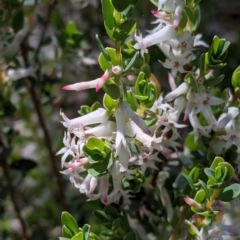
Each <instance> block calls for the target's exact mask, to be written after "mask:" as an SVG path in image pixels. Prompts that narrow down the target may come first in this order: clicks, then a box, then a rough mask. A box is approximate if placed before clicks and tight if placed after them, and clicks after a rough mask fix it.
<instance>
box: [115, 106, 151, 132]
mask: <svg viewBox="0 0 240 240" xmlns="http://www.w3.org/2000/svg"><path fill="white" fill-rule="evenodd" d="M119 107H120V108H121V109H122V110H123V111H124V112H125V114H127V115H128V116H129V117H130V118H131V119H132V120H133V122H135V123H136V124H137V125H138V127H140V128H141V129H142V130H143V132H144V133H146V134H151V131H150V130H149V129H148V127H147V125H146V123H145V122H144V121H143V120H142V118H140V117H139V116H138V115H137V114H136V113H135V112H134V111H133V110H132V109H131V107H130V106H129V105H128V103H126V102H120V104H119Z"/></svg>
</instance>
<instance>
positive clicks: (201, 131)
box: [189, 112, 212, 142]
mask: <svg viewBox="0 0 240 240" xmlns="http://www.w3.org/2000/svg"><path fill="white" fill-rule="evenodd" d="M189 121H190V123H191V125H192V127H193V133H194V141H195V142H196V141H197V140H198V138H199V137H200V135H203V136H205V137H210V135H209V133H210V131H211V129H212V126H211V125H209V126H204V127H203V126H202V125H201V124H200V123H199V121H198V118H197V115H196V114H193V113H192V112H191V113H190V114H189Z"/></svg>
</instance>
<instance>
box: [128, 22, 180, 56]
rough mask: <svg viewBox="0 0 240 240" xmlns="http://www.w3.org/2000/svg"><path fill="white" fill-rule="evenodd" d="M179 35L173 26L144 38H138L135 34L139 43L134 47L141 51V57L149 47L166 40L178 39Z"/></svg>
mask: <svg viewBox="0 0 240 240" xmlns="http://www.w3.org/2000/svg"><path fill="white" fill-rule="evenodd" d="M176 37H177V33H176V31H175V30H174V29H173V27H171V26H165V27H164V28H162V29H161V30H159V31H157V32H155V33H153V34H150V35H148V36H146V37H145V38H142V36H140V37H138V36H137V35H136V34H135V39H136V41H137V43H136V44H135V45H134V46H133V47H134V48H135V49H137V50H140V52H141V55H142V56H143V55H144V52H145V51H146V50H147V48H148V47H150V46H153V45H155V44H158V43H160V42H164V41H166V40H169V39H172V38H176Z"/></svg>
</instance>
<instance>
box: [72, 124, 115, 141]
mask: <svg viewBox="0 0 240 240" xmlns="http://www.w3.org/2000/svg"><path fill="white" fill-rule="evenodd" d="M115 129H116V125H115V123H114V122H111V121H106V122H105V123H102V124H100V125H98V126H96V127H93V128H89V129H87V130H85V131H84V134H85V136H95V137H98V138H109V137H112V135H113V132H114V131H115ZM75 132H77V131H73V133H75Z"/></svg>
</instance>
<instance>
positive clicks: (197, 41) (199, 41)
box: [193, 33, 209, 47]
mask: <svg viewBox="0 0 240 240" xmlns="http://www.w3.org/2000/svg"><path fill="white" fill-rule="evenodd" d="M201 38H202V34H201V33H199V34H197V35H195V36H194V42H193V46H194V47H196V46H200V45H202V46H204V47H209V45H208V44H207V43H206V42H204V41H202V40H200V39H201Z"/></svg>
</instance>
